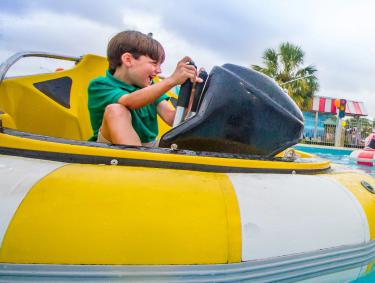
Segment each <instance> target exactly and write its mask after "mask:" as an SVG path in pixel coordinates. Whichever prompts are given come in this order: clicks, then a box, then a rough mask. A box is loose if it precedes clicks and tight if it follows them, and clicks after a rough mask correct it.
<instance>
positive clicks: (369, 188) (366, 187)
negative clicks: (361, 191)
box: [361, 180, 375, 194]
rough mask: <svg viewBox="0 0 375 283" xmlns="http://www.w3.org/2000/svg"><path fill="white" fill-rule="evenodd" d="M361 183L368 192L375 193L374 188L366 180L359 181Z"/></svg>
mask: <svg viewBox="0 0 375 283" xmlns="http://www.w3.org/2000/svg"><path fill="white" fill-rule="evenodd" d="M361 185H362V186H363V187H364V188H365V189H366V190H368V191H369V192H370V193H372V194H375V189H374V188H373V187H372V186H371V185H370V184H369V183H367V182H366V181H364V180H362V181H361Z"/></svg>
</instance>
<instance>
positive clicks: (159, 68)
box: [155, 64, 161, 74]
mask: <svg viewBox="0 0 375 283" xmlns="http://www.w3.org/2000/svg"><path fill="white" fill-rule="evenodd" d="M155 71H156V73H157V74H160V73H161V66H160V65H159V64H158V65H156V70H155Z"/></svg>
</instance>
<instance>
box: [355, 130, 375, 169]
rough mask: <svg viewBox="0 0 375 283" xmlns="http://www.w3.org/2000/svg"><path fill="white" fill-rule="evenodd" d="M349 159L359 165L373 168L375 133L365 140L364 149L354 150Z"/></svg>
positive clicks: (374, 162)
mask: <svg viewBox="0 0 375 283" xmlns="http://www.w3.org/2000/svg"><path fill="white" fill-rule="evenodd" d="M350 159H351V160H354V161H356V162H357V164H360V165H367V166H374V164H375V133H372V134H371V135H369V136H368V137H367V138H366V140H365V148H364V149H360V150H355V151H353V152H352V153H351V154H350Z"/></svg>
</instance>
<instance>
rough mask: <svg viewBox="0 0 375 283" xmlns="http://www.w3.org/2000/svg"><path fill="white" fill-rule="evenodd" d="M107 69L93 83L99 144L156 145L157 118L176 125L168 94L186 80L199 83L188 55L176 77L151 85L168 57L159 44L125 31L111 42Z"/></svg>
mask: <svg viewBox="0 0 375 283" xmlns="http://www.w3.org/2000/svg"><path fill="white" fill-rule="evenodd" d="M107 58H108V62H109V70H107V72H106V76H105V77H99V78H96V79H94V80H92V81H91V82H90V85H89V87H88V97H89V103H88V105H89V111H90V119H91V126H92V128H93V131H94V136H93V137H92V138H91V139H90V140H95V141H98V142H105V143H112V144H123V145H135V146H141V145H143V146H151V147H155V146H157V141H155V139H156V136H157V135H158V124H157V119H156V118H157V114H159V115H160V117H161V118H162V119H163V120H164V121H165V122H166V123H167V124H168V125H170V126H171V125H172V124H173V120H174V116H175V109H174V108H173V107H172V106H171V105H170V104H169V103H168V102H167V101H166V100H167V99H168V96H167V95H165V94H164V93H165V92H167V91H168V90H169V89H171V88H172V87H174V86H176V85H179V84H182V83H183V82H185V81H186V80H187V79H190V80H191V81H192V82H194V81H196V80H199V79H198V78H197V72H196V69H195V67H194V66H191V65H188V64H187V63H188V62H189V61H191V59H190V58H189V57H184V58H183V59H182V60H181V61H179V62H178V64H177V66H176V69H175V71H174V72H173V74H172V75H171V76H170V77H168V78H166V79H164V80H162V81H161V82H158V83H156V84H152V79H153V78H154V77H155V76H156V75H158V74H160V73H161V69H160V65H161V64H162V63H163V61H164V58H165V53H164V49H163V47H162V46H161V44H160V43H159V42H158V41H156V40H155V39H153V38H152V37H151V36H148V35H145V34H143V33H141V32H138V31H123V32H120V33H118V34H117V35H115V36H114V37H113V38H112V39H111V40H110V41H109V44H108V48H107Z"/></svg>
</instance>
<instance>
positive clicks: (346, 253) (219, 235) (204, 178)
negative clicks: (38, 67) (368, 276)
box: [0, 53, 375, 282]
mask: <svg viewBox="0 0 375 283" xmlns="http://www.w3.org/2000/svg"><path fill="white" fill-rule="evenodd" d="M26 56H42V57H51V58H59V59H65V60H73V61H76V65H75V67H74V68H72V69H69V70H65V71H61V72H55V73H50V74H41V75H34V76H26V77H17V78H6V79H4V76H5V74H6V72H7V70H8V69H9V68H10V67H11V66H12V65H13V64H14V63H15V62H16V61H17V60H19V59H20V58H23V57H26ZM106 66H107V65H106V60H105V58H103V57H99V56H94V55H86V56H83V57H79V58H74V57H67V56H60V55H51V54H45V53H20V54H16V55H14V56H13V57H11V58H10V59H9V60H8V61H6V62H5V63H4V64H3V65H2V66H1V68H0V80H1V82H0V111H1V114H0V121H1V123H2V124H1V127H0V281H5V282H12V281H14V282H19V281H39V282H40V281H43V280H45V281H48V280H49V281H59V282H60V281H67V282H71V281H74V280H77V281H88V282H92V281H105V282H108V281H126V280H128V281H132V282H134V281H142V282H145V281H167V282H233V281H246V280H247V281H250V282H275V281H277V282H293V281H299V280H306V282H310V281H308V279H309V278H313V279H312V280H318V281H324V282H338V281H340V280H346V281H349V280H354V279H356V278H358V277H359V276H361V275H363V274H365V273H370V272H371V271H372V270H373V269H374V267H373V266H374V260H375V190H374V188H375V180H374V179H373V178H372V177H370V176H368V175H365V174H362V173H359V172H357V171H352V170H349V169H345V168H332V166H331V164H330V163H329V162H328V161H326V160H322V159H319V158H316V157H315V156H312V155H309V154H306V153H303V152H293V151H291V150H289V149H287V148H289V147H290V146H292V145H293V144H295V143H297V142H298V140H299V139H300V137H301V134H302V131H303V118H302V115H301V112H300V111H299V110H298V108H297V107H296V105H295V104H294V102H293V101H292V100H290V99H289V97H288V96H287V95H286V94H285V93H284V92H283V91H282V90H281V89H280V88H279V87H278V86H277V85H276V84H275V83H273V81H271V80H270V79H268V78H267V77H265V76H263V75H262V74H260V73H257V72H254V71H251V70H249V69H246V68H242V67H238V66H235V65H230V64H227V65H224V66H223V67H215V68H214V69H213V70H212V72H211V73H210V75H209V77H208V80H207V82H206V84H205V86H204V88H203V92H202V95H201V97H200V100H199V103H198V108H197V112H196V115H195V116H193V117H191V118H188V119H186V120H185V121H183V122H182V123H181V124H180V125H178V126H177V127H175V128H173V129H168V128H167V126H166V125H164V124H163V123H162V122H161V121H160V131H161V133H162V135H161V137H160V138H161V146H163V148H157V149H151V148H145V147H131V146H116V145H105V144H98V143H94V142H87V141H86V140H87V138H89V137H90V135H91V129H90V123H89V116H88V113H87V93H86V89H87V85H88V82H89V81H90V79H92V78H93V77H96V76H98V75H100V74H102V73H104V71H105V69H106ZM317 278H319V279H317Z"/></svg>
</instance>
